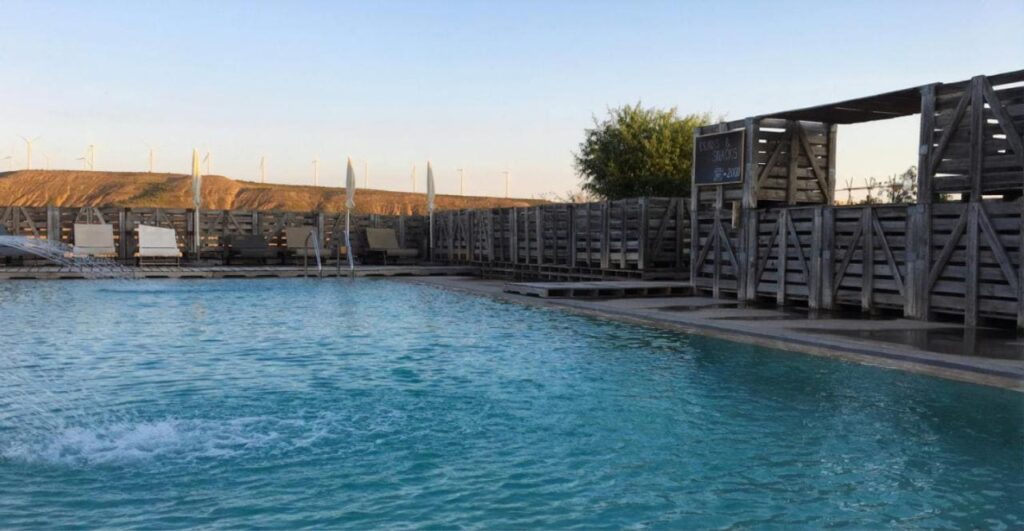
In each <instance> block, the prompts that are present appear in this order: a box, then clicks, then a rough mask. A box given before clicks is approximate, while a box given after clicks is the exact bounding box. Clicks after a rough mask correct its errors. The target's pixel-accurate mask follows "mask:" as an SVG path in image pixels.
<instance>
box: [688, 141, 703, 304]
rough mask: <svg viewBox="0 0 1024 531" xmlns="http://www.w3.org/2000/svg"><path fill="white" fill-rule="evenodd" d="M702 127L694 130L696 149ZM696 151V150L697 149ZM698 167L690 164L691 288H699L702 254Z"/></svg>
mask: <svg viewBox="0 0 1024 531" xmlns="http://www.w3.org/2000/svg"><path fill="white" fill-rule="evenodd" d="M700 133H701V129H699V128H698V129H695V130H694V131H693V145H694V149H695V150H696V146H697V137H698V136H700ZM695 153H696V151H695ZM695 172H696V168H694V167H693V165H692V164H691V165H690V288H691V289H693V290H694V292H695V293H696V290H697V258H698V255H699V254H700V225H699V224H698V223H697V221H698V220H697V209H698V206H699V201H700V187H698V186H697V181H696V173H695Z"/></svg>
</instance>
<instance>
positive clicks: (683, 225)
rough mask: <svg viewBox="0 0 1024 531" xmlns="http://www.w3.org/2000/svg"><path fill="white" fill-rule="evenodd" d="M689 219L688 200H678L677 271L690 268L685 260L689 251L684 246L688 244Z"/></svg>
mask: <svg viewBox="0 0 1024 531" xmlns="http://www.w3.org/2000/svg"><path fill="white" fill-rule="evenodd" d="M687 225H689V219H688V218H687V217H686V200H685V199H683V198H679V199H677V200H676V262H675V269H682V268H684V267H686V268H689V267H690V263H689V262H687V261H686V260H684V257H685V256H686V253H687V251H688V249H684V248H683V246H684V244H685V243H686V231H687Z"/></svg>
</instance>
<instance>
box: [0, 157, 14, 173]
mask: <svg viewBox="0 0 1024 531" xmlns="http://www.w3.org/2000/svg"><path fill="white" fill-rule="evenodd" d="M0 160H6V161H7V171H11V170H13V169H14V157H13V156H11V155H7V156H6V157H4V158H2V159H0Z"/></svg>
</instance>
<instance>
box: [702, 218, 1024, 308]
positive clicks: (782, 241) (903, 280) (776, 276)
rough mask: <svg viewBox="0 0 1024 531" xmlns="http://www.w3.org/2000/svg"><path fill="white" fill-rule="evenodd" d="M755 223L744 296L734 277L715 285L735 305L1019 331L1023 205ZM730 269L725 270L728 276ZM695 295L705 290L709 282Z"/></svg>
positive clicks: (1023, 293)
mask: <svg viewBox="0 0 1024 531" xmlns="http://www.w3.org/2000/svg"><path fill="white" fill-rule="evenodd" d="M752 214H753V215H751V216H748V224H747V230H748V233H747V234H748V240H747V242H748V245H747V249H746V250H745V253H744V256H746V257H747V259H746V260H745V261H744V262H745V265H746V268H745V272H744V275H743V277H744V278H743V280H742V283H743V284H744V285H742V286H741V287H742V288H743V289H742V290H741V289H740V287H733V286H734V284H732V283H729V282H727V281H728V280H730V279H731V278H734V277H725V279H724V280H725V281H723V282H722V283H721V289H722V290H723V291H731V292H733V293H736V294H737V295H738V296H739V298H741V299H746V300H754V299H764V298H770V299H773V300H774V301H775V302H777V303H778V304H792V303H800V304H804V303H806V304H807V306H808V307H810V308H822V309H839V308H843V307H856V308H860V309H862V310H865V311H873V310H878V309H895V310H900V311H902V312H903V313H904V314H905V315H907V316H908V317H915V318H920V319H927V318H929V317H930V316H931V315H932V314H936V313H939V314H951V315H959V316H963V318H964V321H965V322H966V323H969V324H976V323H977V322H978V319H979V318H985V317H988V318H996V319H1001V320H1014V321H1017V323H1018V326H1019V327H1024V304H1022V301H1024V290H1022V286H1024V267H1022V261H1024V208H1022V200H1020V199H1017V200H1014V201H1004V200H993V201H972V202H965V203H960V202H957V203H935V204H931V205H872V206H850V207H827V206H810V207H791V208H774V209H758V210H756V211H754V212H753V213H752ZM704 248H705V249H707V245H706V244H705V245H704ZM702 252H709V251H707V250H703V251H702ZM737 254H738V253H737ZM731 261H732V259H731V258H729V259H728V260H727V261H726V264H725V265H723V266H722V267H723V268H728V267H731V266H732V263H731ZM706 270H707V268H706V267H705V268H704V269H703V270H702V271H700V272H697V275H695V276H696V277H697V278H698V279H699V278H701V275H702V274H704V273H705V272H706ZM730 273H731V272H730ZM695 286H696V287H697V288H699V289H705V290H708V291H710V290H711V287H710V285H709V283H708V282H701V281H697V282H696V283H695Z"/></svg>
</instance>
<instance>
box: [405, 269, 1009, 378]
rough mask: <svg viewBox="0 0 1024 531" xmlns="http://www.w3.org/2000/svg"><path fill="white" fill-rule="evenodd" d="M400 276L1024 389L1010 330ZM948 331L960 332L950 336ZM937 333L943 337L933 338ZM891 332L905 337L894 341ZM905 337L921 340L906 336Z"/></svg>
mask: <svg viewBox="0 0 1024 531" xmlns="http://www.w3.org/2000/svg"><path fill="white" fill-rule="evenodd" d="M402 281H404V282H412V283H416V284H422V285H428V286H434V287H438V288H444V289H451V290H456V291H461V292H465V293H471V294H476V295H483V296H488V297H492V298H495V299H499V300H504V301H509V302H514V303H519V304H525V305H529V306H535V307H542V308H554V309H560V310H566V311H571V312H574V313H578V314H583V315H589V316H594V317H600V318H605V319H611V320H615V321H620V322H626V323H632V324H639V325H646V326H652V327H656V328H660V329H666V330H673V331H678V332H685V333H693V334H700V335H706V336H713V337H720V338H723V339H729V340H733V341H738V342H742V343H749V344H755V345H760V346H764V347H770V348H777V349H782V350H789V351H795V352H801V353H806V354H812V355H817V356H825V357H831V358H838V359H842V360H847V361H853V362H857V363H864V364H869V365H876V366H880V367H885V368H890V369H900V370H905V371H909V372H914V373H920V374H927V375H931V376H937V377H941V378H948V379H952V380H960V381H965V382H971V383H975V384H980V385H987V386H993V387H1000V388H1005V389H1011V390H1015V391H1018V392H1024V339H1022V338H1018V337H1016V336H1012V334H1011V336H1012V337H1001V338H1000V337H997V338H994V339H993V338H991V337H986V330H984V329H979V330H977V331H973V332H972V331H966V332H964V331H963V329H962V328H960V327H958V326H957V325H955V324H951V323H941V322H924V321H915V320H909V319H900V318H893V319H871V320H866V319H858V318H843V317H819V318H813V319H812V318H808V316H806V315H801V314H799V313H796V312H794V311H793V310H792V309H787V308H767V307H744V306H742V305H739V304H738V303H736V302H735V301H723V300H716V299H712V298H710V297H701V296H661V297H617V298H611V299H570V298H538V297H531V296H526V295H520V294H513V293H507V292H506V291H505V288H506V282H505V281H501V280H483V279H480V278H476V277H466V276H447V277H417V278H409V279H403V280H402ZM953 329H956V330H953ZM951 330H953V331H954V332H956V331H959V332H961V334H960V335H957V334H956V333H953V334H949V332H950V331H951ZM989 335H992V334H989ZM873 336H874V337H873ZM932 336H935V337H938V338H940V339H943V341H931V340H930V339H931V338H932ZM894 337H896V338H898V339H902V340H903V341H894V340H893V338H894ZM906 338H911V339H915V338H916V339H923V341H909V342H908V341H906V340H905V339H906ZM958 339H959V341H961V342H963V343H964V346H963V348H962V350H963V351H964V352H967V353H969V354H973V355H963V354H952V353H949V352H948V351H949V350H950V349H949V344H950V343H951V342H952V343H955V342H956V341H957V340H958ZM908 343H919V344H908ZM943 343H945V344H943ZM981 348H985V349H991V350H993V351H998V352H1000V353H1001V354H1000V355H1001V357H988V356H983V355H977V351H978V350H979V349H981ZM943 350H945V351H946V352H943ZM954 350H955V349H954Z"/></svg>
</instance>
